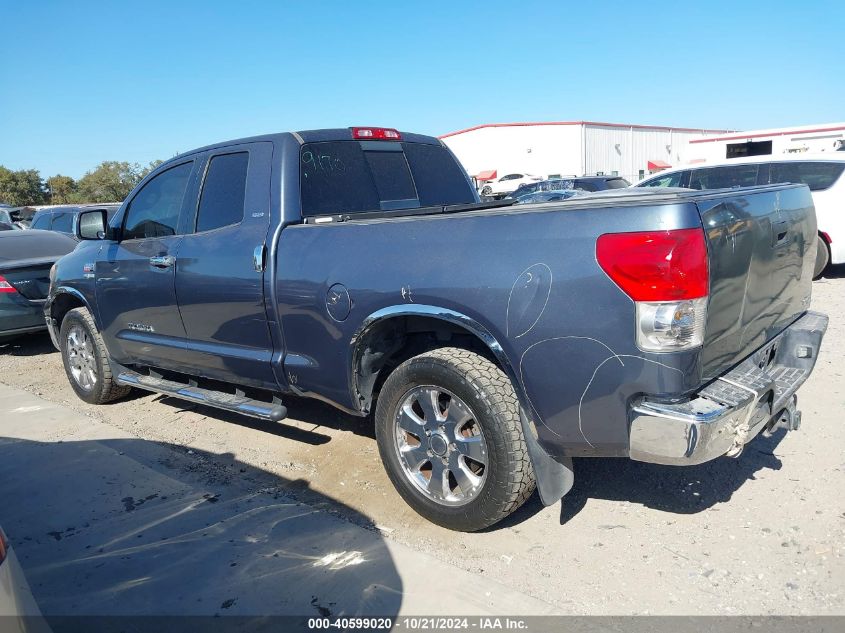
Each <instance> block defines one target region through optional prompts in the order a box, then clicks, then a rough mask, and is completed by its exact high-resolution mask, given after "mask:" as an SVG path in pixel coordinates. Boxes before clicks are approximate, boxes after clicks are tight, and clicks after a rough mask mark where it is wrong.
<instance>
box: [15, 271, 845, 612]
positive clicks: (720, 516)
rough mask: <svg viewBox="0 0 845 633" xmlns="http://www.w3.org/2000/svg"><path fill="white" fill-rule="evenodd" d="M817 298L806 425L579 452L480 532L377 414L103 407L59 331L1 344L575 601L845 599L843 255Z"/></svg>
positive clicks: (791, 602)
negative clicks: (450, 513) (428, 481)
mask: <svg viewBox="0 0 845 633" xmlns="http://www.w3.org/2000/svg"><path fill="white" fill-rule="evenodd" d="M813 308H814V309H816V310H820V311H823V312H826V313H827V314H828V315H829V316H830V319H831V320H830V327H829V329H828V332H827V337H826V339H825V342H824V345H823V349H822V353H821V356H820V358H819V360H818V363H817V365H816V371H815V373H814V374H813V376H812V377H811V379H810V380H809V381H808V382H807V383H806V384H805V385H804V386H803V387H802V389H801V391H800V392H799V405H800V408H801V409H802V410H803V413H804V418H803V426H802V428H801V430H800V431H798V432H795V433H790V434H789V435H786V434H784V433H783V432H781V433H779V434H777V435H775V436H774V437H772V438H769V439H765V438H758V439H757V440H755V441H754V442H753V443H751V444H750V445H749V446H748V447H747V448H746V450H745V452H744V453H743V454H742V455H741V457H739V458H738V459H729V458H721V459H718V460H716V461H714V462H711V463H709V464H704V465H701V466H697V467H691V468H672V467H664V466H656V465H649V464H639V463H635V462H631V461H629V460H625V459H581V460H576V462H575V470H576V480H575V487H574V488H573V490H572V492H571V493H570V494H569V495H568V496H567V497H566V498H565V500H564V502H563V503H562V504H557V505H554V506H551V507H548V508H544V507H543V506H542V504H541V503H540V502H539V499H538V498H537V497H536V495H535V496H534V497H533V498H532V499H531V500H529V502H528V503H527V504H526V505H525V506H524V507H523V508H522V509H521V510H520V511H519V512H517V513H516V514H514V515H513V516H512V517H509V518H508V520H506V521H505V522H503V523H502V524H500V525H498V526H495V527H494V528H492V529H490V530H488V531H487V532H484V533H480V534H458V533H453V532H448V531H446V530H443V529H441V528H439V527H437V526H434V525H431V524H429V523H427V522H426V521H424V520H423V519H421V518H419V517H418V516H417V515H416V514H415V513H413V511H411V510H410V509H408V508H407V506H406V505H405V504H404V503H403V501H402V499H401V498H400V497H399V495H398V494H397V493H396V492H395V491H394V490H393V488H392V486H391V485H390V482H389V481H388V479H387V476H386V475H385V474H384V471H383V469H382V466H381V463H380V461H379V459H378V453H377V449H376V446H375V440H374V438H373V429H372V422H371V421H369V420H360V419H357V418H353V417H350V416H347V415H344V414H342V413H339V412H337V411H335V410H334V409H331V408H330V407H328V406H326V405H323V404H321V403H318V402H311V401H301V400H294V401H290V402H288V405H289V411H290V415H291V419H289V420H286V421H285V423H284V424H277V425H269V424H265V423H262V422H259V421H256V420H251V419H247V418H242V417H239V416H234V415H228V414H226V413H223V412H219V411H216V410H212V409H207V408H203V407H197V406H193V405H190V404H186V403H183V402H179V401H176V400H173V399H169V398H163V397H161V396H156V395H146V394H144V393H141V392H138V393H135V394H133V395H131V396H130V397H129V398H127V399H125V400H123V401H121V402H118V403H114V404H111V405H108V406H101V407H94V406H89V405H86V404H85V403H83V402H81V401H80V400H78V399H77V398H76V397H75V395H74V394H73V392H72V391H71V389H70V387H69V386H68V384H67V379H66V377H65V374H64V371H63V369H62V363H61V358H60V357H59V354H58V353H57V352H55V351H54V350H53V348H52V346H51V345H50V342H49V339H48V338H47V337H46V335H43V336H33V337H28V338H26V339H20V340H18V341H15V342H13V343H11V344H7V345H5V346H0V382H4V383H6V384H8V385H10V386H14V387H19V388H23V389H25V390H27V391H30V392H31V393H34V394H37V395H40V396H42V397H43V398H46V399H48V400H52V401H54V402H57V403H62V404H65V405H68V406H70V407H72V408H73V409H75V410H77V411H79V412H82V413H84V414H86V415H89V416H91V417H93V418H95V419H97V420H99V421H101V422H104V423H106V424H108V425H111V426H113V427H117V428H118V429H120V430H122V431H124V432H128V433H130V434H131V435H133V436H136V437H139V438H142V439H146V440H152V441H156V442H161V443H168V444H172V445H176V446H179V447H183V448H180V449H177V450H180V451H183V452H184V453H185V455H186V456H187V458H191V456H192V455H194V454H195V453H190V452H189V451H195V452H196V453H198V452H203V453H210V454H212V455H214V456H215V457H214V458H213V461H211V462H210V461H209V460H203V461H202V462H201V463H200V462H198V466H197V467H198V468H209V469H215V470H218V471H219V470H221V469H222V470H224V471H225V470H227V469H229V470H231V471H232V472H231V473H230V474H231V475H232V476H235V477H237V475H238V470H237V466H236V464H238V463H240V462H243V463H246V464H250V465H252V466H255V467H256V468H261V469H263V470H264V471H268V472H270V473H275V474H276V475H278V476H279V477H280V480H282V481H289V482H292V483H290V484H288V485H289V493H290V494H291V495H293V496H297V495H302V497H301V498H302V501H304V502H306V503H307V502H308V498H307V495H308V494H309V493H308V492H304V491H305V490H306V488H308V489H310V490H314V491H316V492H318V493H319V494H320V495H324V496H326V497H329V498H331V499H336V500H337V501H338V502H339V504H343V505H342V506H341V505H339V507H340V508H347V509H351V511H349V510H347V517H346V518H347V519H348V520H350V521H354V522H357V523H364V524H366V525H367V526H369V527H371V528H372V529H379V530H381V532H382V534H383V535H384V536H385V538H387V539H390V540H395V541H398V542H400V543H402V544H405V545H409V546H411V547H413V548H417V549H419V550H422V551H424V552H426V553H428V554H431V555H432V556H434V557H436V558H439V559H441V560H442V561H445V562H448V563H451V564H452V565H455V566H457V567H459V568H462V569H464V570H466V571H468V572H470V573H473V574H479V575H482V576H488V577H491V578H495V579H496V580H498V581H499V582H501V583H504V584H506V585H509V586H511V587H513V588H514V589H518V590H519V591H521V592H523V593H526V594H529V595H532V596H534V597H536V598H539V599H541V600H544V601H547V602H549V603H551V604H552V605H554V606H555V607H556V609H557V610H560V611H562V612H564V613H571V614H720V615H730V614H753V615H761V614H845V567H844V566H843V545H845V496H843V494H842V490H843V487H845V486H843V484H845V478H843V468H845V457H843V449H845V443H843V439H845V428H843V422H845V380H843V365H842V363H841V361H840V359H841V358H842V356H843V354H845V267H838V268H837V269H835V270H834V271H833V272H832V273H831V274H830V275H829V276H828V277H826V278H825V279H822V280H820V281H818V282H816V283H815V285H814V296H813ZM297 480H300V483H304V481H307V483H308V486H307V487H306V486H302V485H300V486H298V485H297ZM302 480H304V481H302ZM343 512H344V510H340V513H341V514H343Z"/></svg>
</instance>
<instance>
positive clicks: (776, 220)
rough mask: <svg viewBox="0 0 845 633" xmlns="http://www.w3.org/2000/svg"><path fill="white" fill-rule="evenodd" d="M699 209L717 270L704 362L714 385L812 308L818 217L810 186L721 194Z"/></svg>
mask: <svg viewBox="0 0 845 633" xmlns="http://www.w3.org/2000/svg"><path fill="white" fill-rule="evenodd" d="M697 204H698V208H699V213H700V214H701V219H702V222H703V225H704V231H705V233H706V236H707V245H708V257H709V264H710V302H709V306H708V317H707V326H706V330H705V338H704V348H703V350H702V358H701V362H702V369H703V378H704V379H705V380H706V379H710V378H714V377H716V376H718V375H720V374H721V373H723V372H724V371H726V370H728V369H729V368H730V367H732V366H734V365H736V364H737V363H738V362H740V361H741V360H743V359H744V358H745V357H746V356H748V355H749V354H751V353H752V352H753V351H755V350H756V349H758V348H759V347H760V346H762V345H763V344H765V343H766V342H767V341H769V340H771V339H772V338H774V337H775V336H777V335H778V334H779V333H780V332H781V331H783V330H784V328H786V327H787V326H789V325H790V324H791V323H792V322H794V321H795V320H796V319H797V318H799V317H800V316H801V315H802V314H803V313H804V312H805V311H806V310H807V309H808V308H809V305H810V294H811V287H812V277H813V262H814V258H815V244H816V216H815V211H814V208H813V200H812V198H811V196H810V190H809V189H808V188H807V187H806V186H803V185H789V186H775V187H754V188H746V189H743V190H741V191H730V192H719V193H717V194H714V196H713V197H712V198H707V199H704V200H700V199H699V200H698V201H697Z"/></svg>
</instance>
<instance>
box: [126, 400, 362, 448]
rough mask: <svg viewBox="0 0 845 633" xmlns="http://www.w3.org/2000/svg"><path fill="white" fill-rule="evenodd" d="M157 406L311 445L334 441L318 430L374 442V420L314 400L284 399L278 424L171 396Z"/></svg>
mask: <svg viewBox="0 0 845 633" xmlns="http://www.w3.org/2000/svg"><path fill="white" fill-rule="evenodd" d="M135 392H140V393H141V394H144V392H143V391H141V390H139V389H134V390H133V391H132V393H131V394H130V396H127V397H132V395H133V394H135ZM157 400H158V402H161V403H162V404H166V405H168V406H171V407H175V408H178V409H180V410H183V411H194V412H196V413H198V414H200V415H205V416H208V417H211V418H216V419H218V420H224V421H226V422H230V423H232V424H237V425H238V426H242V427H245V428H250V429H256V430H259V431H265V432H267V433H271V434H273V435H278V436H280V437H289V438H290V439H294V440H300V441H304V442H307V443H309V444H325V443H327V442H329V441H331V437H330V436H329V435H326V434H324V433H320V432H319V429H320V428H321V427H323V428H330V429H335V430H338V431H348V432H350V433H355V434H356V435H361V436H363V437H367V438H369V439H372V440H375V437H376V434H375V427H374V426H373V418H372V416H371V415H370V416H367V417H363V418H362V417H357V416H354V415H349V414H348V413H344V412H343V411H340V410H339V409H336V408H334V407H333V406H331V405H329V404H326V403H325V402H321V401H319V400H314V399H312V398H301V397H297V396H285V397H284V404H285V406H286V407H287V409H288V417H287V418H286V419H285V420H282V421H281V422H278V423H273V422H264V421H262V420H258V419H255V418H250V417H247V416H244V415H241V414H238V413H231V412H229V411H224V410H222V409H215V408H214V407H208V406H204V405H200V404H194V403H191V402H187V401H184V400H179V399H178V398H173V397H169V396H163V395H162V396H160V397H159V398H158V399H157ZM291 421H296V422H302V423H304V424H305V425H307V426H310V427H311V428H309V429H302V428H299V427H296V426H293V425H292V424H290V422H291Z"/></svg>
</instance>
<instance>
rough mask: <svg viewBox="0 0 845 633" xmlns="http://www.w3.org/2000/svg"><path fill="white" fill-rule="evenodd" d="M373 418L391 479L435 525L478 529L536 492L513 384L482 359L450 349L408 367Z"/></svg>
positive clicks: (395, 376)
mask: <svg viewBox="0 0 845 633" xmlns="http://www.w3.org/2000/svg"><path fill="white" fill-rule="evenodd" d="M375 421H376V440H377V442H378V447H379V453H380V454H381V459H382V461H383V462H384V465H385V468H386V469H387V474H388V475H389V476H390V480H391V481H392V482H393V485H394V486H395V487H396V490H397V491H398V492H399V494H400V495H402V498H403V499H405V501H406V502H407V503H408V505H410V506H411V507H412V508H413V509H414V510H415V511H416V512H418V513H419V514H420V515H422V516H423V517H425V518H427V519H428V520H429V521H432V522H433V523H436V524H438V525H442V526H443V527H446V528H449V529H453V530H461V531H475V530H480V529H483V528H486V527H488V526H490V525H493V524H494V523H496V522H497V521H500V520H501V519H503V518H504V517H506V516H507V515H509V514H510V513H511V512H513V511H514V510H516V509H517V508H518V507H519V506H521V505H522V504H523V503H524V502H525V500H526V499H527V498H528V497H529V496H530V495H531V493H532V492H533V491H534V488H535V482H534V472H533V470H532V467H531V462H530V460H529V457H528V450H527V447H526V445H525V438H524V437H523V434H522V425H521V422H520V417H519V404H518V402H517V398H516V394H515V393H514V390H513V386H512V385H511V383H510V380H508V378H507V376H506V375H505V374H504V373H503V372H502V371H501V369H499V368H498V367H497V366H496V365H494V364H493V363H492V362H490V361H489V360H487V359H486V358H484V357H482V356H480V355H478V354H475V353H473V352H470V351H468V350H464V349H459V348H448V347H446V348H441V349H437V350H434V351H431V352H427V353H425V354H421V355H419V356H415V357H414V358H411V359H410V360H408V361H406V362H404V363H402V364H401V365H400V366H399V367H397V368H396V369H395V370H394V371H393V373H391V374H390V376H388V378H387V380H386V381H385V383H384V387H383V388H382V391H381V394H380V396H379V399H378V404H377V406H376V419H375Z"/></svg>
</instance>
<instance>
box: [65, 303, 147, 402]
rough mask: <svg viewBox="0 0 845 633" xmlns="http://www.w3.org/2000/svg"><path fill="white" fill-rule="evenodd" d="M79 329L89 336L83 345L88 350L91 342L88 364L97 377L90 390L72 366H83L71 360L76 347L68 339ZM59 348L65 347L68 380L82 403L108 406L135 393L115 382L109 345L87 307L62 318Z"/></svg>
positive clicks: (77, 309)
mask: <svg viewBox="0 0 845 633" xmlns="http://www.w3.org/2000/svg"><path fill="white" fill-rule="evenodd" d="M75 329H76V331H77V332H79V331H81V332H84V334H85V335H86V336H87V339H86V340H85V343H84V344H83V345H85V346H86V347H88V346H87V343H88V342H90V358H89V359H88V362H87V365H88V366H89V367H90V368H92V369H94V370H95V372H96V377H95V380H94V381H93V382H92V383H91V384H90V386H88V387H86V386H84V385H83V384H82V383H81V382H80V380H79V379H78V378H76V377H75V376H74V368H73V367H72V364H75V365H76V367H77V368H78V367H79V366H80V365H79V364H78V362H81V361H73V360H72V359H71V357H70V356H71V349H70V348H71V346H72V344H71V343H70V342H69V341H68V337H69V335H70V334H71V331H72V330H75ZM59 345H60V347H61V351H62V362H63V363H64V366H65V373H66V374H67V377H68V381H69V382H70V386H71V387H73V390H74V391H75V392H76V395H77V396H79V398H80V399H81V400H84V401H85V402H87V403H88V404H105V403H106V402H111V401H112V400H117V399H118V398H122V397H123V396H125V395H126V394H128V393H129V391H130V390H131V388H130V387H126V386H123V385H118V384H117V383H116V382H115V380H114V376H113V375H112V367H111V363H110V362H109V354H108V351H107V350H106V345H105V343H103V338H102V337H101V336H100V332H99V331H98V330H97V325H96V323H94V318H93V317H92V316H91V313H90V312H88V310H87V309H86V308H74V309H73V310H71V311H70V312H68V313H67V314H66V315H65V318H64V319H62V327H61V329H60V334H59Z"/></svg>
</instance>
